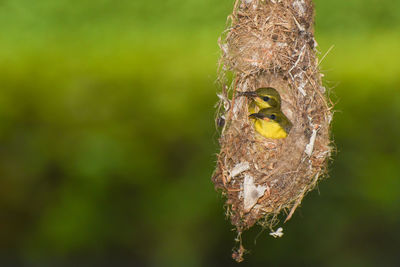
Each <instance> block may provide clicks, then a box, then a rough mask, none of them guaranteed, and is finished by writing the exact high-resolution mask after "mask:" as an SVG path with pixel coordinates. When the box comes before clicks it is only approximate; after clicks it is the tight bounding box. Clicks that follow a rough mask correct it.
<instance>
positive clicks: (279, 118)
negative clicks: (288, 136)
mask: <svg viewBox="0 0 400 267" xmlns="http://www.w3.org/2000/svg"><path fill="white" fill-rule="evenodd" d="M249 118H251V119H254V120H264V121H267V122H273V123H278V124H279V125H280V126H281V127H282V128H283V129H284V130H285V131H286V132H287V133H289V132H290V130H291V129H292V126H293V125H292V123H291V122H290V121H289V119H288V118H287V117H286V116H285V114H283V113H282V111H281V110H279V109H277V108H264V109H261V110H260V111H259V112H258V113H253V114H250V115H249Z"/></svg>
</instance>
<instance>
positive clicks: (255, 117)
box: [249, 113, 264, 119]
mask: <svg viewBox="0 0 400 267" xmlns="http://www.w3.org/2000/svg"><path fill="white" fill-rule="evenodd" d="M249 118H251V119H263V118H264V116H263V115H262V114H260V113H253V114H250V115H249Z"/></svg>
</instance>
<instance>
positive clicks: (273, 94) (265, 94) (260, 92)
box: [240, 87, 281, 109]
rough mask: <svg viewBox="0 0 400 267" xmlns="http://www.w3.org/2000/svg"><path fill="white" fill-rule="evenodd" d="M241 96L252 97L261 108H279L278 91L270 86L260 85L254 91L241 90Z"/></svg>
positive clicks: (279, 98)
mask: <svg viewBox="0 0 400 267" xmlns="http://www.w3.org/2000/svg"><path fill="white" fill-rule="evenodd" d="M240 95H242V96H246V97H248V98H251V99H254V101H255V102H256V104H257V106H258V107H259V108H261V109H263V108H271V107H272V108H280V106H281V97H280V95H279V93H278V91H277V90H276V89H274V88H272V87H262V88H258V89H257V90H255V91H250V92H242V93H240Z"/></svg>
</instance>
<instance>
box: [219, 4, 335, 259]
mask: <svg viewBox="0 0 400 267" xmlns="http://www.w3.org/2000/svg"><path fill="white" fill-rule="evenodd" d="M313 17H314V14H313V5H312V1H311V0H265V1H262V0H237V1H236V3H235V6H234V11H233V14H232V15H230V17H229V18H230V19H231V21H232V23H231V25H230V26H229V27H228V29H227V30H226V31H225V33H224V35H223V37H222V38H221V40H220V47H221V50H222V57H221V60H220V75H219V81H220V83H221V87H222V91H221V93H220V94H219V97H220V102H219V108H218V116H217V122H218V124H221V122H225V123H224V126H223V129H222V132H221V137H220V139H219V142H220V146H221V150H220V153H219V155H218V160H217V168H216V170H215V172H214V175H213V178H212V180H213V182H214V184H215V187H216V188H217V189H222V193H223V194H224V195H226V197H227V201H226V204H227V214H228V216H229V217H230V219H231V221H232V224H233V225H235V226H236V228H237V231H238V234H239V236H240V234H241V233H242V231H243V230H246V229H248V228H250V227H251V226H253V225H254V224H255V223H256V222H259V223H260V224H262V225H263V226H265V227H270V228H272V227H273V226H274V225H275V224H276V222H277V215H278V214H279V213H280V212H281V211H282V210H284V211H286V213H287V217H286V220H288V219H290V217H291V216H292V214H293V212H294V211H295V209H296V208H297V207H298V206H299V204H300V203H301V200H302V199H303V197H304V195H305V194H306V193H307V192H308V191H310V190H311V189H313V188H314V187H315V185H316V183H317V182H318V180H319V178H321V176H322V175H323V174H324V173H325V171H326V165H327V161H328V159H329V157H330V154H331V147H330V143H331V142H330V135H329V128H330V122H331V120H332V112H331V107H330V104H328V103H330V102H329V99H328V98H327V96H326V92H325V88H324V87H323V86H322V85H321V76H322V75H321V74H320V72H319V68H318V59H317V57H316V49H315V47H316V45H317V43H316V42H315V40H314V34H313V31H314V30H313ZM227 73H232V74H233V81H232V83H231V85H230V86H227V85H226V83H227V82H228V81H227V80H228V79H227V76H229V75H227ZM260 87H273V88H275V89H277V90H278V92H279V93H280V95H281V98H282V111H283V113H284V114H285V115H286V116H287V117H288V118H289V120H290V121H291V122H292V123H293V128H292V129H291V131H290V134H289V135H288V137H287V138H285V139H266V138H263V137H261V136H260V135H259V134H258V133H256V132H255V131H254V129H253V126H252V123H251V122H250V121H249V119H248V115H249V113H248V104H249V103H248V100H247V99H246V98H245V97H237V95H238V92H243V91H254V90H256V89H257V88H260ZM220 126H221V125H220ZM239 240H240V238H239ZM242 254H243V248H242V246H241V245H240V249H239V251H238V252H237V253H236V254H235V253H234V255H233V256H234V258H236V260H241V258H242Z"/></svg>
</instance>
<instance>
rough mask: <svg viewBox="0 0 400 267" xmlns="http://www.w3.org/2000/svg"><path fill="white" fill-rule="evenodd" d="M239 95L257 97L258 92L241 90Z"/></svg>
mask: <svg viewBox="0 0 400 267" xmlns="http://www.w3.org/2000/svg"><path fill="white" fill-rule="evenodd" d="M238 96H245V97H248V98H255V97H257V93H256V92H255V91H248V92H239V93H238Z"/></svg>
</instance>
